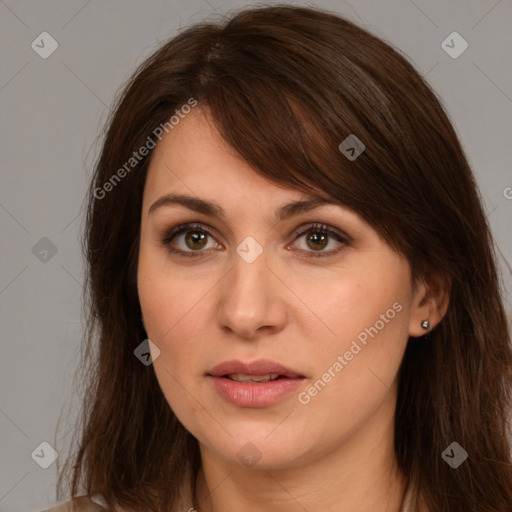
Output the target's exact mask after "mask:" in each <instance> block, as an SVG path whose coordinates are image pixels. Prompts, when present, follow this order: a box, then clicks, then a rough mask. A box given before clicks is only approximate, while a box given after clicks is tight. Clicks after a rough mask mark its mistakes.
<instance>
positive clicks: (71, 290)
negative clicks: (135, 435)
mask: <svg viewBox="0 0 512 512" xmlns="http://www.w3.org/2000/svg"><path fill="white" fill-rule="evenodd" d="M265 3H270V2H255V3H253V4H252V5H261V4H265ZM289 3H292V4H296V5H297V4H302V5H312V6H315V5H316V6H318V7H324V8H328V9H331V10H333V11H336V12H339V13H340V14H342V15H344V16H346V17H348V18H349V19H351V20H353V21H355V22H356V23H358V24H360V25H362V26H364V27H366V28H368V29H370V30H371V31H373V32H374V33H375V34H376V35H378V36H380V37H382V38H383V39H385V40H386V41H388V42H390V43H391V44H392V45H393V46H395V47H397V48H399V49H400V50H401V51H402V52H403V53H405V54H406V55H407V56H408V57H409V58H410V60H412V62H413V63H414V64H415V66H416V68H417V69H418V70H419V71H420V73H422V74H423V75H424V76H426V77H427V79H428V81H429V82H430V83H431V84H432V86H433V87H434V89H435V90H436V91H437V93H438V95H439V96H440V97H441V98H442V100H443V103H444V105H445V107H446V109H447V111H448V113H449V115H450V118H451V120H452V122H453V123H454V126H455V128H456V130H457V132H458V134H459V136H460V139H461V141H462V144H463V147H464V148H465V150H466V152H467V155H468V157H469V160H470V163H471V165H472V166H473V169H474V172H475V175H476V177H477V180H478V182H479V185H480V188H481V191H482V194H483V197H484V201H485V207H486V211H487V212H488V217H489V220H490V223H491V225H492V228H493V230H494V233H495V235H496V238H497V242H498V244H499V245H500V247H501V250H502V253H503V256H504V258H506V259H507V260H508V261H510V255H511V253H512V237H511V230H510V224H511V223H510V219H511V209H512V199H510V198H511V197H512V189H508V188H507V187H512V174H511V172H510V169H511V165H510V164H511V138H510V135H511V125H512V115H511V113H512V67H511V66H510V57H511V55H510V54H511V52H510V49H511V48H512V31H511V30H510V27H511V22H512V3H511V1H507V0H501V1H497V0H480V1H477V0H473V1H462V0H451V1H446V0H435V1H427V0H414V1H412V0H411V1H408V0H393V1H389V0H388V1H385V2H384V1H379V0H363V1H355V0H354V1H353V2H352V3H349V2H344V1H334V0H333V1H328V0H324V1H317V2H309V3H306V2H289ZM248 5H249V4H248V3H246V2H244V1H242V0H239V1H236V0H174V1H157V0H152V1H141V0H139V1H133V0H132V1H122V2H121V1H99V0H89V1H87V0H73V1H66V2H64V1H45V2H41V1H19V0H18V1H15V0H7V1H4V2H0V33H1V37H2V44H1V46H0V52H1V62H2V66H1V74H0V108H1V159H0V162H1V169H2V174H1V176H2V188H1V193H0V224H1V229H2V237H3V242H2V249H1V251H2V253H1V262H2V265H1V272H0V307H1V321H2V324H1V325H2V345H1V347H2V355H1V359H0V364H1V367H0V370H1V397H0V428H1V444H0V453H1V458H2V463H1V465H0V511H2V512H8V511H31V510H33V511H37V510H41V509H43V508H45V507H47V506H50V505H53V504H54V503H55V502H56V500H55V477H56V466H57V463H54V464H53V465H51V466H50V467H49V468H48V469H42V468H41V467H39V466H38V465H37V464H36V463H35V462H34V460H33V459H32V458H31V453H32V452H33V451H34V449H36V448H37V447H38V446H39V445H40V443H41V442H43V441H47V442H49V443H50V444H51V445H52V446H54V447H55V448H56V449H57V451H58V452H59V458H58V460H57V462H58V463H60V464H62V463H63V461H64V458H65V455H66V451H67V449H68V443H69V440H70V439H71V434H70V429H71V427H72V424H73V418H74V415H75V414H76V406H77V400H76V397H74V395H73V394H72V393H73V381H72V379H73V373H74V370H75V368H76V365H77V361H78V357H79V354H80V352H79V344H80V339H81V335H82V314H81V287H82V282H83V265H82V260H81V254H80V248H79V244H78V236H79V234H80V229H81V226H82V214H83V209H82V201H83V198H84V193H85V190H86V186H87V184H88V180H89V178H90V172H91V164H92V162H93V160H94V158H95V156H96V155H97V151H98V149H99V146H98V144H97V143H96V144H95V140H96V139H97V136H98V134H99V130H100V128H101V126H102V125H103V122H104V121H105V119H106V115H107V113H108V109H109V105H111V102H112V100H113V97H114V94H115V93H116V91H117V90H118V89H119V88H120V86H121V85H122V84H123V83H124V81H125V80H126V79H127V78H128V77H129V76H130V74H131V73H132V71H133V70H134V69H135V67H136V65H137V64H139V63H140V62H141V61H142V60H143V59H144V58H145V57H147V56H148V55H149V54H150V53H151V52H152V51H153V50H154V49H156V47H157V46H158V45H159V44H160V43H161V42H163V41H164V40H166V39H167V38H169V37H171V36H173V35H174V34H176V32H177V30H178V29H179V28H180V27H183V26H187V25H190V24H191V23H193V22H197V21H200V20H202V19H203V18H205V17H206V16H210V15H211V14H215V13H225V12H226V11H228V10H230V9H233V8H240V7H244V6H248ZM44 31H46V32H49V33H50V34H51V35H52V37H53V38H54V39H55V40H56V41H57V42H58V45H59V46H58V49H57V50H56V51H55V53H53V54H52V55H51V56H50V57H49V58H47V59H46V60H44V59H42V58H41V57H40V56H39V55H38V54H37V53H36V52H35V51H34V50H33V49H32V48H31V43H32V41H33V40H34V39H36V37H37V36H38V35H39V34H40V33H41V32H44ZM453 31H457V32H459V33H460V34H461V35H462V37H463V38H464V39H465V40H466V41H467V42H468V44H469V47H468V49H467V50H466V51H465V52H464V53H463V54H462V55H461V56H460V57H458V58H457V59H453V58H452V57H450V56H449V55H448V54H447V53H446V52H445V51H444V50H443V48H442V47H441V43H442V41H443V40H445V38H446V37H447V36H448V35H449V34H450V33H452V32H453ZM425 150H426V151H435V148H425ZM507 191H508V193H507ZM507 195H508V197H509V199H507V197H506V196H507ZM376 200H378V198H376ZM42 237H47V238H49V239H50V240H51V241H52V242H53V244H55V246H56V247H57V253H56V254H55V255H54V256H53V257H51V258H50V259H49V260H48V261H47V262H46V263H44V262H42V261H40V260H39V259H38V258H37V257H36V256H35V255H34V254H33V252H32V248H33V246H34V245H35V244H36V243H37V242H38V241H39V240H40V239H41V238H42ZM503 268H504V269H505V267H504V266H503ZM504 283H505V286H506V287H507V289H508V292H507V293H508V295H507V296H508V299H509V300H508V302H507V309H508V311H509V312H510V310H511V307H510V297H511V292H512V286H511V279H510V272H509V271H508V270H506V269H505V272H504ZM61 415H62V420H61V423H60V425H59V429H58V431H57V432H56V427H57V422H58V419H59V417H60V416H61Z"/></svg>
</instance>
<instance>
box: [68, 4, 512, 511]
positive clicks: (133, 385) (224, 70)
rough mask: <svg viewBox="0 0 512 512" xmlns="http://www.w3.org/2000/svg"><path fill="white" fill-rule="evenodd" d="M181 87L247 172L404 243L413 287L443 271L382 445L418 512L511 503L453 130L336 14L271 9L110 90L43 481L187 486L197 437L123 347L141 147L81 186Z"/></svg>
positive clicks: (397, 64)
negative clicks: (70, 388) (50, 471)
mask: <svg viewBox="0 0 512 512" xmlns="http://www.w3.org/2000/svg"><path fill="white" fill-rule="evenodd" d="M190 98H195V99H196V100H197V101H198V104H199V106H201V107H203V108H205V109H206V110H207V111H208V112H209V114H210V116H211V118H212V119H213V120H214V122H215V123H216V126H217V127H218V130H219V131H220V133H221V135H222V136H223V137H224V139H225V140H226V141H227V142H228V143H229V145H230V146H232V147H233V148H234V149H235V150H236V151H237V152H238V153H239V154H240V155H241V156H242V157H243V158H244V159H245V161H247V162H248V163H249V164H250V165H251V166H252V167H253V168H254V170H255V172H258V173H259V174H260V175H262V176H265V177H267V178H268V179H270V180H272V181H273V182H275V183H278V184H282V185H285V186H288V187H291V188H293V189H296V190H300V191H304V192H306V193H308V194H310V195H314V196H319V195H322V196H326V195H328V196H329V197H331V198H334V199H336V200H338V201H339V202H340V204H343V205H346V206H348V207H349V208H351V209H352V210H354V211H355V212H357V213H358V214H359V215H360V216H361V217H362V218H364V219H365V220H366V221H367V222H368V223H369V224H370V225H371V226H372V227H373V228H374V229H375V230H376V231H377V232H378V233H379V234H380V235H381V236H382V237H383V238H384V239H385V240H386V241H387V243H389V244H390V245H391V246H392V247H393V248H394V249H395V250H396V251H397V252H399V253H400V254H403V255H405V257H406V258H407V259H408V261H409V263H410V265H411V270H412V274H413V277H414V279H415V282H417V280H419V279H421V278H426V277H428V276H429V275H430V274H431V273H437V274H439V275H441V276H443V279H444V280H445V282H446V283H449V286H450V295H451V298H450V305H449V308H448V311H447V313H446V316H445V317H444V319H443V320H442V322H441V323H440V324H439V325H438V326H437V327H436V328H435V329H434V330H433V331H432V332H431V334H430V335H429V338H428V339H427V340H417V339H410V340H409V342H408V346H407V349H406V353H405V356H404V359H403V362H402V365H401V368H400V371H399V386H398V396H397V408H396V417H395V453H396V457H397V460H398V464H399V466H400V468H401V470H402V471H403V472H404V474H405V475H406V477H408V478H410V479H411V480H412V481H413V482H415V483H416V485H417V486H418V488H419V490H420V492H421V495H422V498H423V500H424V503H425V504H426V506H427V508H428V510H429V511H431V512H438V511H439V512H441V511H442V512H447V511H450V512H458V511H460V512H467V511H469V510H480V511H486V512H498V511H499V512H504V511H506V510H511V509H512V464H511V458H510V457H511V456H510V448H511V446H510V440H509V438H508V435H509V430H508V428H509V425H508V424H507V416H508V414H509V412H510V410H511V388H512V349H511V345H510V338H509V333H508V330H507V322H506V317H505V313H504V308H503V299H502V298H501V291H500V286H499V280H498V276H497V271H496V268H497V263H496V256H495V253H494V248H493V247H494V244H493V240H492V237H491V233H490V230H489V227H488V224H487V221H486V216H485V214H484V211H483V208H482V205H481V199H480V197H479V194H478V191H477V188H476V185H475V181H474V178H473V175H472V173H471V170H470V168H469V165H468V162H467V159H466V157H465V155H464V152H463V150H462V148H461V145H460V143H459V140H458V138H457V135H456V133H455V131H454V129H453V127H452V125H451V124H450V121H449V119H448V116H447V115H446V113H445V112H444V109H443V107H442V105H441V103H440V101H439V100H438V99H437V97H436V95H435V93H434V92H433V91H432V90H431V88H430V87H429V85H428V84H427V83H426V82H425V81H424V80H423V79H422V77H421V76H420V75H419V74H418V73H417V72H416V71H415V70H414V68H413V67H412V66H411V64H410V63H409V62H408V61H407V60H406V59H405V58H404V57H403V56H402V55H400V53H399V52H397V51H396V50H394V49H393V48H391V46H389V45H388V44H386V43H385V42H383V41H382V40H381V39H379V38H377V37H375V36H373V35H371V34H370V33H368V32H367V31H365V30H363V29H362V28H360V27H358V26H356V25H355V24H353V23H351V22H349V21H347V20H345V19H343V18H341V17H340V16H338V15H334V14H331V13H328V12H325V11H319V10H312V9H308V8H301V7H289V6H273V7H265V8H256V9H248V10H244V11H241V12H238V13H236V14H235V15H234V16H231V17H230V18H229V19H227V20H223V21H222V22H211V23H210V22H208V23H206V22H205V23H202V24H198V25H195V26H193V27H191V28H189V29H187V30H185V31H183V32H181V33H180V34H179V35H177V36H176V37H174V38H173V39H171V40H170V41H169V42H167V43H166V44H164V45H163V46H161V48H159V49H158V50H157V51H156V52H155V53H154V54H153V55H152V56H151V57H150V58H148V59H147V60H146V61H145V62H144V63H143V64H142V65H141V66H140V67H139V68H138V69H137V71H136V72H135V74H134V75H133V77H132V78H131V79H130V80H129V82H128V84H127V85H126V87H125V88H124V90H123V92H122V94H121V95H120V97H119V98H118V100H117V101H116V105H115V109H114V111H113V113H112V115H111V118H110V119H109V122H108V128H107V131H106V134H105V137H104V143H103V147H102V151H101V154H100V156H99V159H98V161H97V163H96V166H95V173H94V176H93V180H92V182H91V186H90V190H89V195H88V198H89V199H88V210H87V217H86V226H85V231H84V237H85V238H84V252H85V256H86V259H87V286H86V297H85V298H86V303H87V307H88V312H89V316H88V328H87V334H86V337H85V338H86V339H85V341H86V344H85V354H84V360H85V361H86V363H84V366H83V370H82V371H83V375H84V377H86V378H87V382H88V385H87V387H86V394H85V398H84V404H83V411H82V417H81V422H80V423H81V428H80V440H79V445H78V450H77V452H76V454H75V455H74V456H73V457H71V458H70V459H69V460H68V462H67V464H66V467H65V468H64V471H63V472H62V474H61V478H60V479H59V489H60V486H61V483H62V479H63V477H64V474H65V473H71V474H72V478H70V481H71V482H70V490H71V495H72V496H75V495H78V494H79V493H80V492H81V490H82V491H84V492H86V493H87V494H89V495H90V494H94V493H102V494H103V496H104V497H105V498H106V500H107V502H108V504H109V505H110V506H113V505H114V500H115V501H117V503H118V504H119V505H121V506H124V507H127V508H133V509H141V510H151V511H159V512H161V511H171V510H173V508H174V506H175V503H176V500H177V496H178V493H179V489H180V486H181V485H182V483H183V478H184V477H183V474H184V472H183V470H184V468H185V467H189V468H191V474H192V482H191V486H192V487H193V484H194V482H193V479H194V476H195V474H196V472H197V469H198V468H199V465H200V458H199V452H198V446H197V441H196V440H195V439H194V438H193V436H192V435H191V434H190V433H189V432H188V431H187V430H186V429H185V428H184V427H183V426H182V425H181V424H180V422H179V421H178V420H177V418H176V417H175V415H174V414H173V412H172V410H171V409H170V407H169V404H168V403H167V401H166V400H165V397H164V395H163V393H162V391H161V389H160V387H159V385H158V382H157V380H156V377H155V373H154V370H153V369H152V367H151V366H144V365H143V364H141V363H140V361H139V360H138V359H137V358H136V357H134V349H135V348H136V347H137V346H138V345H139V344H140V343H141V341H142V340H144V339H145V338H146V333H145V332H144V329H143V326H142V325H141V323H140V305H139V301H138V296H137V285H136V276H137V264H138V261H137V258H138V249H139V231H140V223H141V206H142V195H143V189H144V183H145V177H146V173H147V169H148V165H149V162H150V159H151V153H150V154H149V155H147V156H146V157H145V158H143V159H142V160H141V162H140V163H138V165H137V166H136V168H134V169H133V170H131V171H130V172H127V173H126V175H124V174H123V178H122V179H121V180H119V181H118V182H116V183H115V187H113V190H111V191H109V192H108V193H106V194H105V195H104V197H101V198H98V193H97V190H98V188H101V187H103V186H104V184H105V183H106V182H107V181H109V180H110V179H111V178H112V176H113V175H114V174H115V173H116V171H117V170H118V169H119V168H121V167H122V166H123V165H124V164H125V163H126V162H127V161H129V159H130V158H131V157H132V154H133V152H134V151H136V150H138V148H140V147H142V146H143V145H144V144H145V143H146V141H147V139H148V137H150V136H152V134H153V132H154V130H155V128H156V127H158V126H159V125H162V124H164V123H166V122H168V120H169V118H170V116H171V115H172V114H173V113H174V112H175V110H176V109H178V108H180V106H181V105H183V104H185V103H187V101H188V100H189V99H190ZM350 134H355V135H356V136H357V137H358V138H359V139H360V140H361V141H363V143H364V144H365V146H366V149H365V151H364V152H363V153H362V154H361V155H360V156H359V157H358V158H357V159H355V160H353V161H349V160H348V159H347V158H346V157H345V156H344V155H343V154H342V153H341V151H340V150H339V149H338V146H339V144H340V143H341V141H343V140H344V139H345V138H346V137H347V136H349V135H350ZM95 191H96V193H95ZM454 441H456V442H457V443H459V444H460V445H461V446H462V447H463V448H464V449H465V450H466V451H467V452H468V454H469V457H468V459H467V460H466V461H465V462H464V463H463V464H462V465H461V466H460V467H458V468H457V469H452V468H451V467H450V466H449V465H448V464H447V463H446V462H445V461H444V460H443V458H442V457H441V453H442V452H443V451H444V450H445V448H446V447H447V446H448V445H450V444H451V443H452V442H454ZM68 466H69V467H68ZM187 485H188V484H187Z"/></svg>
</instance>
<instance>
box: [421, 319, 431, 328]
mask: <svg viewBox="0 0 512 512" xmlns="http://www.w3.org/2000/svg"><path fill="white" fill-rule="evenodd" d="M421 327H423V329H425V330H427V329H428V328H429V327H430V321H429V320H423V322H421Z"/></svg>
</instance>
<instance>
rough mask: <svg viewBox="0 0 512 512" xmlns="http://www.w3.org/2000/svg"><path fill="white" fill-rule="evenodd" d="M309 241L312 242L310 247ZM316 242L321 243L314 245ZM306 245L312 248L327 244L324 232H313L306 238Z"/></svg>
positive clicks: (321, 247)
mask: <svg viewBox="0 0 512 512" xmlns="http://www.w3.org/2000/svg"><path fill="white" fill-rule="evenodd" d="M310 242H312V243H313V246H312V247H311V245H310ZM316 244H321V245H316ZM308 245H310V247H311V248H312V249H323V248H324V247H325V246H326V245H327V236H326V235H325V234H324V233H313V234H312V235H311V236H310V237H309V238H308Z"/></svg>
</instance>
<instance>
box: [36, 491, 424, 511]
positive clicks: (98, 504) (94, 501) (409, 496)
mask: <svg viewBox="0 0 512 512" xmlns="http://www.w3.org/2000/svg"><path fill="white" fill-rule="evenodd" d="M186 494H187V495H186V496H183V497H182V500H180V504H179V505H178V506H177V507H176V510H179V511H180V512H182V511H187V510H189V509H191V508H192V503H193V502H192V496H191V494H190V492H188V493H186ZM416 500H417V498H416V493H415V492H414V489H413V487H412V486H411V485H408V486H407V489H406V491H405V496H404V501H403V503H402V507H401V508H400V511H399V512H418V508H417V506H416V505H415V502H416ZM108 510H109V509H108V508H107V507H106V504H105V501H104V499H103V496H101V495H100V494H95V495H93V496H92V497H91V498H88V497H87V496H79V497H78V498H75V499H74V506H73V504H72V501H71V500H69V501H66V502H64V503H61V504H59V505H56V506H55V507H52V508H49V509H47V510H43V511H42V512H108ZM121 512H122V511H121Z"/></svg>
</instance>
